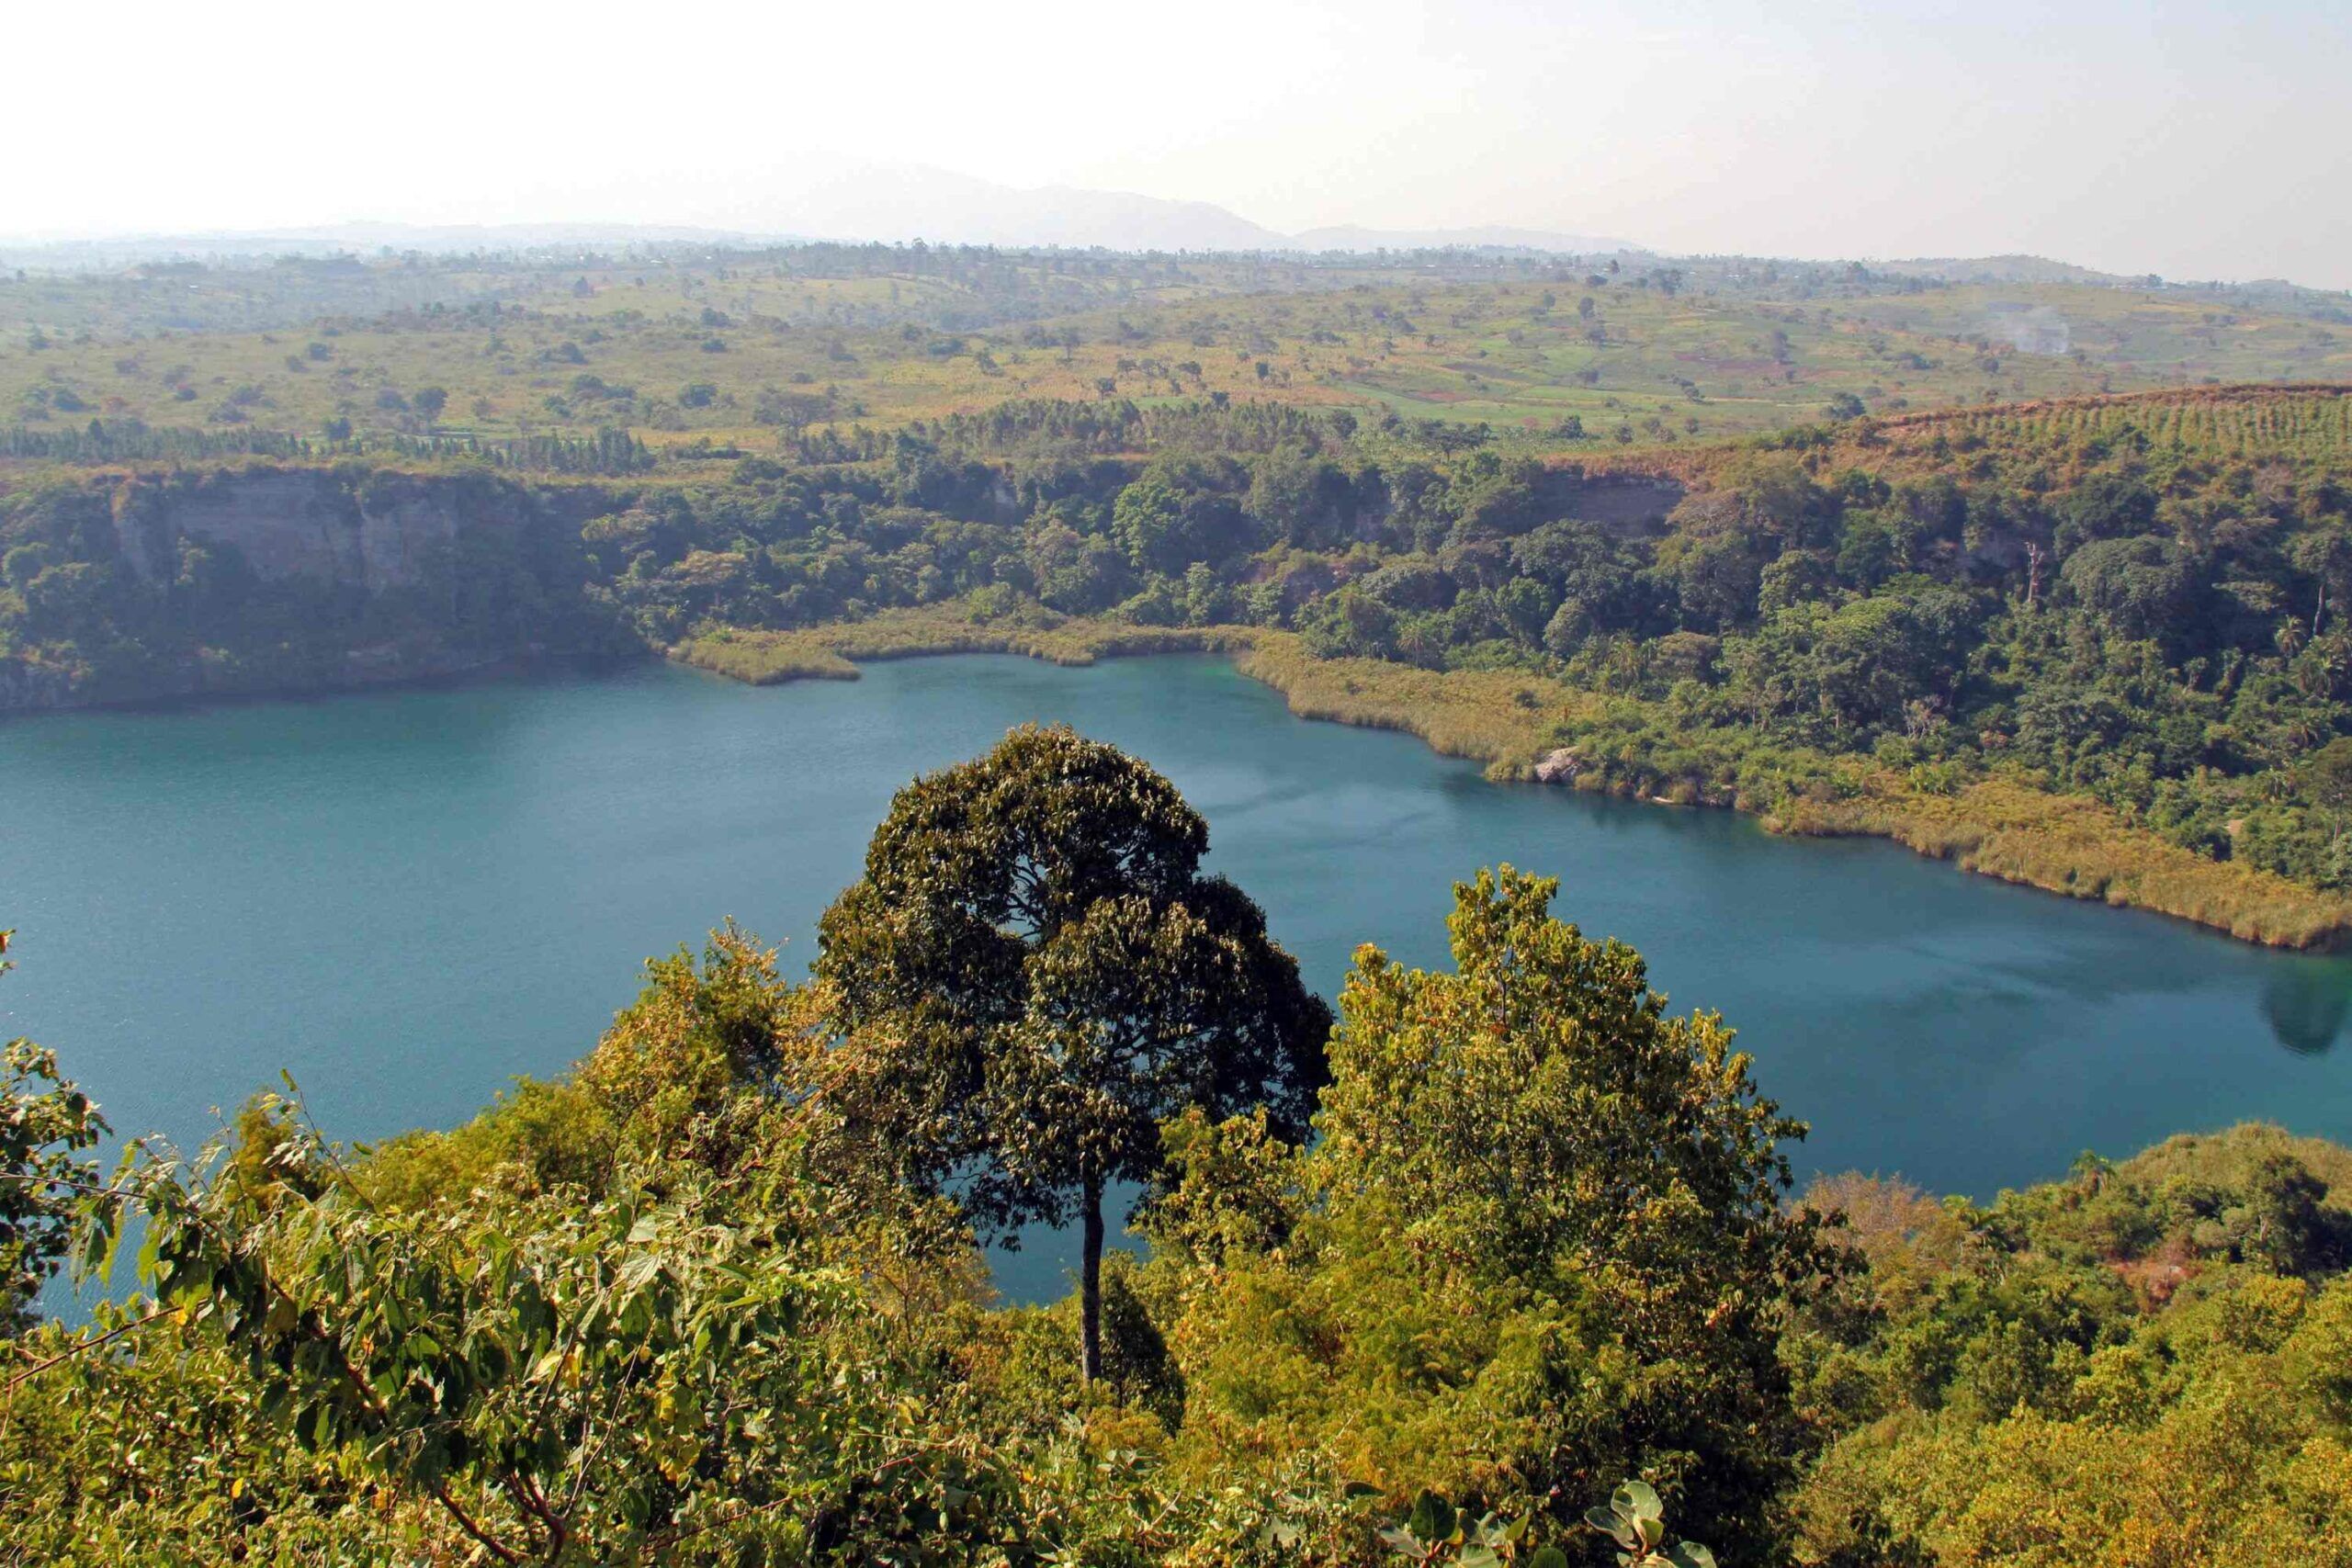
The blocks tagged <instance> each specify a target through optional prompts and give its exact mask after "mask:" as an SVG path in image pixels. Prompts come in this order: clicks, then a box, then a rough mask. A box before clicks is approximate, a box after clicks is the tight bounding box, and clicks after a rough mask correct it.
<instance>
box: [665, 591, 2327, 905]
mask: <svg viewBox="0 0 2352 1568" xmlns="http://www.w3.org/2000/svg"><path fill="white" fill-rule="evenodd" d="M670 652H671V657H672V658H673V659H676V660H680V661H681V662H684V663H687V664H691V665H694V666H696V667H698V668H701V669H705V670H709V671H715V672H717V673H718V674H722V675H727V676H730V677H732V678H734V679H736V680H740V681H746V682H752V683H754V684H762V685H765V684H771V683H775V682H784V681H796V680H854V679H856V678H857V666H858V665H859V664H860V663H863V662H866V661H870V660H882V659H907V658H917V657H922V656H925V655H939V654H956V653H1015V654H1021V655H1023V656H1025V657H1028V658H1032V659H1043V660H1048V661H1050V662H1052V663H1056V664H1065V665H1086V664H1091V663H1093V662H1094V661H1095V660H1099V659H1110V658H1118V657H1131V656H1140V655H1145V654H1165V653H1200V652H1209V653H1225V654H1228V655H1230V656H1232V657H1233V659H1234V660H1235V663H1236V664H1237V666H1238V668H1239V669H1240V671H1242V673H1244V674H1246V675H1248V676H1250V678H1252V679H1254V680H1257V681H1261V682H1265V683H1266V684H1267V685H1269V686H1272V688H1273V689H1274V690H1276V691H1278V692H1280V693H1281V694H1283V698H1284V700H1285V701H1286V702H1287V703H1288V705H1289V706H1290V710H1291V711H1292V712H1293V713H1295V714H1296V715H1298V716H1300V717H1302V718H1313V719H1328V720H1330V721H1332V722H1335V723H1340V724H1352V725H1361V726H1366V727H1370V728H1383V729H1398V730H1404V731H1406V732H1408V733H1409V734H1412V735H1415V736H1418V737H1419V738H1420V739H1422V740H1424V741H1426V742H1427V743H1428V744H1429V745H1430V746H1431V747H1432V748H1434V749H1435V750H1438V751H1440V752H1442V753H1444V754H1446V755H1448V756H1454V757H1462V758H1466V759H1468V760H1470V761H1476V762H1479V763H1482V764H1484V765H1485V767H1486V770H1487V774H1488V776H1489V777H1492V778H1495V779H1498V780H1539V779H1540V780H1542V781H1543V782H1546V783H1552V784H1566V785H1567V786H1569V787H1574V788H1578V789H1585V790H1593V791H1600V792H1603V793H1608V794H1612V795H1628V796H1635V797H1639V798H1643V799H1648V800H1653V801H1657V802H1658V803H1660V804H1666V805H1713V806H1724V807H1734V808H1736V809H1741V810H1746V811H1749V812H1751V813H1753V814H1755V815H1756V816H1758V818H1760V819H1761V821H1762V823H1763V825H1764V826H1765V827H1766V828H1767V829H1770V830H1772V831H1775V832H1786V833H1795V834H1806V835H1818V836H1832V835H1869V836H1872V837H1879V838H1887V839H1892V840H1894V841H1895V842H1897V843H1900V844H1903V845H1905V846H1906V847H1907V848H1909V849H1912V850H1914V851H1917V852H1919V853H1921V854H1925V855H1930V856H1933V857H1935V858H1937V859H1939V860H1948V861H1951V863H1953V864H1955V865H1957V866H1959V867H1960V868H1961V869H1962V870H1963V871H1971V872H1974V873H1977V874H1981V875H1985V876H1994V877H1998V878H2000V879H2001V880H2003V881H2005V882H2010V883H2016V884H2020V885H2023V886H2032V887H2039V888H2043V889H2046V890H2047V891H2050V892H2052V893H2061V894H2064V895H2066V896H2068V897H2075V898H2094V899H2098V900H2099V901H2101V902H2103V903H2107V904H2110V905H2115V906H2118V907H2122V908H2138V909H2148V910H2153V911H2155V912H2157V913H2160V914H2165V915H2172V916H2176V917H2177V918H2179V919H2188V920H2194V921H2196V922H2197V923H2199V924H2200V925H2204V926H2209V927H2211V928H2213V929H2215V930H2217V931H2226V932H2228V933H2229V934H2230V935H2232V936H2234V937H2238V938H2240V939H2242V940H2245V941H2247V942H2260V943H2263V944H2266V945H2268V946H2274V947H2288V948H2322V947H2333V946H2336V945H2339V944H2342V943H2343V942H2345V941H2346V938H2347V936H2352V899H2347V898H2346V897H2343V896H2341V895H2338V894H2334V893H2328V892H2324V891H2321V890H2319V889H2315V888H2311V887H2306V886H2301V884H2299V883H2295V882H2291V881H2290V880H2288V879H2287V878H2285V877H2282V876H2279V875H2278V874H2274V873H2271V872H2267V871H2263V870H2259V869H2257V868H2255V867H2252V866H2247V865H2244V864H2239V863H2232V862H2228V861H2215V860H2211V859H2208V858H2207V857H2205V856H2203V855H2200V854H2198V853H2197V852H2194V851H2192V850H2188V849H2185V848H2183V847H2181V846H2180V845H2177V844H2174V843H2172V842H2170V841H2168V840H2165V839H2164V838H2163V837H2161V836H2160V835H2158V834H2156V833H2154V832H2152V831H2150V830H2148V829H2143V828H2138V827H2134V826H2132V825H2131V824H2130V823H2128V822H2126V821H2124V820H2123V819H2122V818H2120V816H2119V815H2118V814H2117V813H2116V812H2115V811H2113V810H2112V809H2110V808H2109V807H2106V806H2104V805H2102V804H2101V803H2099V802H2098V801H2096V800H2092V799H2089V798H2087V797H2086V796H2081V795H2057V794H2053V793H2052V792H2050V791H2048V790H2044V789H2040V788H2037V787H2035V785H2034V784H2031V783H2030V782H2029V781H2026V780H2023V779H2019V778H2014V777H2007V776H2000V775H1996V776H1993V777H1989V778H1982V779H1977V780H1974V781H1968V782H1949V781H1947V782H1943V783H1940V784H1933V785H1923V784H1919V783H1917V782H1915V781H1914V780H1912V779H1911V778H1909V777H1906V776H1905V774H1902V773H1895V772H1893V771H1890V770H1887V769H1883V768H1881V767H1878V766H1877V765H1876V764H1874V763H1873V762H1872V761H1871V760H1870V759H1868V758H1860V757H1828V756H1824V755H1820V754H1815V753H1793V752H1791V751H1789V750H1786V749H1776V748H1771V747H1769V746H1767V745H1765V744H1763V743H1761V742H1754V743H1750V742H1747V741H1745V740H1743V739H1741V738H1740V737H1739V736H1738V735H1736V734H1733V733H1726V732H1713V733H1710V734H1707V735H1704V736H1699V737H1691V736H1684V735H1677V736H1675V737H1674V739H1673V740H1672V742H1671V743H1668V742H1666V741H1664V740H1663V739H1660V737H1659V733H1658V731H1657V730H1656V729H1653V730H1650V731H1648V732H1645V730H1644V729H1643V728H1639V727H1636V726H1632V725H1629V723H1628V714H1629V712H1634V711H1637V710H1638V708H1639V705H1633V704H1629V703H1628V701H1627V700H1625V699H1607V698H1602V697H1600V696H1597V695H1596V694H1591V693H1588V692H1583V691H1579V690H1577V689H1576V688H1574V687H1571V686H1568V685H1566V684H1565V683H1563V682H1558V681H1554V680H1550V679H1548V678H1546V677H1544V676H1541V675H1535V674H1531V673H1528V672H1526V671H1510V670H1501V671H1436V670H1423V669H1419V668H1416V667H1413V666H1410V665H1404V664H1395V663H1389V662H1385V661H1383V660H1361V659H1335V660H1323V659H1317V658H1315V657H1313V656H1312V655H1310V654H1309V653H1308V652H1307V651H1306V648H1305V647H1304V646H1303V644H1302V643H1301V641H1300V639H1299V638H1298V637H1296V636H1295V634H1292V633H1288V632H1281V631H1271V630H1267V629H1265V628H1262V627H1256V626H1129V625H1125V624H1123V623H1117V622H1108V621H1101V620H1091V619H1082V618H1063V617H1058V616H1037V617H1034V618H1028V619H1004V620H996V621H977V620H974V619H972V618H971V617H970V616H969V615H967V614H966V613H964V612H962V611H959V610H956V609H955V608H951V607H940V608H934V609H924V610H910V611H893V612H888V613H886V614H883V615H876V616H875V617H873V618H872V619H870V620H865V621H860V622H856V623H854V624H849V625H842V626H815V627H808V628H803V629H798V630H793V631H783V632H772V631H743V630H721V631H717V632H713V633H709V634H707V635H704V636H700V637H695V638H692V639H690V640H688V641H686V642H684V643H681V644H679V645H678V646H677V647H675V648H673V649H671V650H670ZM1651 718H1652V721H1653V723H1654V724H1655V723H1656V721H1657V716H1651ZM1661 728H1670V726H1666V727H1661Z"/></svg>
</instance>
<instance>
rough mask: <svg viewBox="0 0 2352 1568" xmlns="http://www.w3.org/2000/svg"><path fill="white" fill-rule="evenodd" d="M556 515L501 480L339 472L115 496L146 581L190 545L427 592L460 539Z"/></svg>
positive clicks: (239, 476) (189, 481) (150, 482)
mask: <svg viewBox="0 0 2352 1568" xmlns="http://www.w3.org/2000/svg"><path fill="white" fill-rule="evenodd" d="M544 508H545V501H544V498H542V497H540V496H537V495H534V494H533V493H532V492H530V491H526V490H525V489H523V488H522V487H521V486H518V485H513V484H506V483H501V482H498V481H495V480H488V479H474V478H471V477H464V478H456V479H447V478H439V477H418V476H410V475H394V474H384V473H367V474H355V473H349V472H339V471H333V470H329V471H318V470H282V471H271V470H259V471H254V472H249V473H232V474H221V475H212V476H202V477H181V476H176V475H175V476H171V477H169V478H165V479H129V480H125V481H123V482H122V484H121V485H120V486H119V488H118V489H117V490H116V491H115V494H114V497H113V510H114V516H115V526H116V532H117V535H118V536H119V540H120V544H121V549H122V554H123V558H124V559H125V560H126V561H127V562H128V563H129V564H130V569H131V570H132V571H133V572H135V573H136V574H137V575H138V576H139V578H140V579H141V581H148V582H153V581H157V580H159V579H162V578H165V577H168V575H169V574H170V572H171V571H172V570H173V568H174V564H175V563H174V557H175V545H176V544H177V542H178V541H179V540H181V539H183V538H186V539H193V540H196V541H197V542H198V543H200V544H204V545H208V546H226V547H231V548H233V549H235V550H236V551H237V552H238V553H239V554H240V555H242V556H243V558H244V559H245V561H246V563H247V564H248V565H250V566H251V567H252V568H253V570H254V575H255V576H257V577H259V578H260V579H261V580H262V581H282V580H285V579H288V578H299V579H307V580H310V581H317V582H322V583H334V584H337V585H340V586H345V587H357V588H364V589H366V590H368V592H383V591H384V590H386V589H390V588H403V587H413V586H416V585H418V584H420V583H422V582H424V581H425V580H426V578H427V576H428V574H429V572H430V571H431V570H433V568H434V567H435V565H436V564H440V563H443V562H445V561H446V559H447V556H448V555H449V553H450V550H451V547H453V546H454V545H455V543H456V541H457V539H458V536H459V535H460V533H467V532H471V533H481V532H485V531H490V532H499V533H508V532H512V531H515V530H516V529H521V528H525V527H527V526H529V525H531V524H532V523H533V522H534V521H535V520H536V519H537V514H538V513H541V512H542V511H543V510H544ZM590 510H591V511H593V510H594V508H593V507H592V508H591V509H590ZM586 514H587V513H582V515H586ZM575 530H576V525H575Z"/></svg>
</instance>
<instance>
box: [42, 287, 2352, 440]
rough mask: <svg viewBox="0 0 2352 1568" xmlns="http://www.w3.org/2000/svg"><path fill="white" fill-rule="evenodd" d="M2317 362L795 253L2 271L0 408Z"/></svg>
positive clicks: (481, 407) (2320, 301)
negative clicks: (81, 272) (12, 276)
mask: <svg viewBox="0 0 2352 1568" xmlns="http://www.w3.org/2000/svg"><path fill="white" fill-rule="evenodd" d="M2331 378H2332V379H2339V380H2340V379H2346V378H2352V315H2347V312H2346V310H2345V309H2344V308H2343V306H2342V302H2341V301H2340V300H2336V301H2333V302H2331V297H2328V296H2320V295H2305V294H2298V293H2284V294H2280V293H2256V292H2250V291H2245V290H2211V289H2191V288H2134V287H2123V286H2120V285H2119V284H2116V283H2112V282H2107V281H2084V282H2035V283H2021V284H2018V285H2014V286H2007V285H1987V284H1983V283H1970V284H1965V285H1957V286H1947V285H1942V284H1939V283H1938V282H1935V281H1932V280H1925V279H1921V278H1918V277H1914V276H1895V275H1891V274H1890V275H1883V276H1878V275H1871V274H1870V273H1868V272H1866V271H1863V270H1861V269H1859V268H1851V269H1849V268H1832V267H1821V266H1804V265H1786V264H1771V263H1760V262H1749V261H1742V260H1726V261H1717V260H1701V261H1691V262H1686V263H1677V264H1672V265H1666V264H1659V265H1647V266H1637V267H1634V268H1624V267H1623V266H1621V265H1619V264H1616V263H1613V262H1612V263H1606V264H1598V265H1597V269H1593V268H1588V267H1587V266H1584V265H1578V264H1577V263H1576V262H1575V261H1574V260H1573V259H1572V258H1558V259H1552V258H1539V257H1528V256H1521V257H1487V258H1479V257H1474V256H1468V255H1458V254H1449V255H1438V256H1429V255H1414V256H1403V257H1396V258H1387V259H1382V258H1371V257H1354V258H1342V257H1330V258H1322V259H1319V260H1313V259H1280V260H1277V259H1264V258H1244V257H1215V256H1206V257H1192V256H1184V257H1120V256H1104V255H1064V254H1057V253H1039V254H1023V253H998V252H990V251H956V250H952V249H940V250H927V249H911V248H889V247H878V246H876V247H849V246H819V247H809V248H807V249H805V250H797V251H780V252H759V253H742V254H729V253H719V254H712V253H708V252H697V251H695V250H692V249H669V250H656V251H650V252H648V253H645V254H634V255H627V256H620V257H603V256H593V255H591V256H572V257H555V256H548V255H545V254H537V255H529V256H517V257H503V258H456V259H439V260H435V259H427V258H422V257H408V258H385V259H379V260H376V261H372V262H366V263H362V262H356V261H355V262H348V263H343V264H336V263H323V262H296V261H288V262H284V263H280V264H277V265H246V266H242V267H239V266H212V267H205V266H199V265H192V264H191V265H186V266H169V265H163V266H151V267H147V268H143V269H139V270H137V271H135V272H133V273H131V274H128V275H124V276H49V275H27V276H20V277H18V278H17V279H16V280H14V281H11V280H8V279H6V278H5V277H0V423H8V422H11V421H14V422H21V423H25V424H26V425H28V427H31V428H33V429H36V430H38V429H40V428H44V427H51V428H53V427H56V426H59V425H62V424H72V425H75V426H79V425H81V424H84V423H86V422H87V421H88V420H90V419H92V418H98V419H102V420H116V421H139V422H143V423H147V424H150V425H170V426H184V427H190V428H198V429H205V430H209V431H212V432H214V433H221V432H236V431H256V432H274V433H280V434H298V435H303V436H311V437H316V436H318V435H319V434H321V433H322V431H324V430H326V429H328V428H329V427H330V426H333V427H334V428H335V429H337V430H341V429H343V428H344V426H345V424H347V425H348V426H349V428H350V430H351V431H352V432H353V433H355V434H357V435H359V436H361V437H363V438H364V437H365V436H366V435H368V434H369V433H378V434H390V433H405V434H422V433H424V432H425V431H428V430H436V429H437V430H444V431H448V432H453V433H470V434H480V435H482V436H486V437H493V438H508V437H514V436H517V435H522V434H531V433H542V434H544V433H568V434H573V435H582V434H593V433H594V431H595V430H597V429H598V428H601V427H622V428H627V429H629V430H631V431H633V432H634V433H636V434H638V435H639V437H640V438H642V439H644V440H647V441H649V442H651V443H654V444H656V445H657V446H679V445H682V444H690V443H692V442H694V441H697V440H704V439H707V440H710V441H713V442H716V443H719V444H722V445H727V444H733V445H740V446H746V447H748V448H750V449H753V450H766V449H771V448H773V446H774V445H775V441H776V439H777V437H778V434H780V433H797V432H799V431H801V430H803V429H806V428H809V427H811V426H814V427H816V428H818V429H820V430H822V429H831V428H835V427H844V428H845V427H848V426H851V425H855V424H861V423H863V424H866V425H872V426H878V427H883V428H888V427H890V426H894V425H898V424H901V423H905V422H907V421H910V420H916V419H933V418H937V417H939V416H942V415H944V414H949V413H955V412H973V411H976V410H978V409H981V408H985V407H987V406H989V405H990V404H993V403H996V402H1000V401H1002V400H1007V399H1018V398H1051V399H1087V400H1091V399H1098V398H1105V397H1122V398H1130V399H1136V400H1146V401H1149V400H1163V399H1186V398H1210V397H1224V398H1230V399H1236V400H1272V401H1282V402H1291V403H1298V404H1304V405H1308V406H1344V407H1350V408H1353V409H1356V410H1358V411H1359V412H1363V413H1365V414H1367V415H1374V416H1376V415H1378V414H1380V413H1381V412H1383V411H1393V412H1395V413H1396V414H1397V415H1398V416H1400V417H1403V418H1407V419H1413V420H1420V419H1430V420H1440V421H1445V422H1449V423H1467V424H1486V425H1487V426H1490V427H1491V428H1492V430H1493V431H1494V432H1495V433H1497V434H1498V435H1501V436H1504V437H1507V438H1508V439H1510V440H1511V441H1513V442H1515V443H1521V444H1524V445H1527V446H1532V447H1536V448H1542V449H1550V450H1559V451H1564V452H1573V451H1589V450H1592V449H1596V448H1602V447H1615V446H1632V447H1634V448H1644V449H1646V448H1651V447H1662V446H1669V445H1673V444H1677V443H1683V442H1688V441H1691V440H1693V439H1698V440H1702V441H1704V440H1712V439H1715V438H1719V437H1726V436H1739V435H1746V434H1755V433H1758V432H1761V431H1769V430H1775V429H1780V428H1783V427H1785V426H1788V425H1791V424H1793V423H1806V422H1810V421H1813V420H1815V419H1818V418H1820V417H1821V416H1822V414H1823V412H1824V411H1825V410H1826V409H1829V408H1831V407H1833V406H1834V407H1839V408H1848V407H1853V406H1855V405H1854V404H1851V403H1848V402H1846V401H1845V400H1848V399H1851V400H1857V402H1858V403H1859V406H1860V408H1862V409H1867V410H1868V411H1870V412H1874V413H1897V414H1899V413H1902V412H1906V411H1916V410H1920V409H1931V408H1939V407H1946V406H1951V405H1956V404H1974V403H1981V402H1985V401H1989V400H2003V401H2006V400H2019V399H2037V398H2049V397H2064V396H2074V395H2081V394H2089V393H2098V392H2104V391H2128V390H2132V389H2142V388H2147V387H2153V386H2169V385H2180V384H2184V383H2186V384H2192V385H2193V384H2199V383H2203V382H2209V381H2210V382H2228V381H2245V380H2256V379H2262V380H2273V379H2297V380H2311V379H2331ZM436 392H437V393H438V394H439V396H438V397H435V393H436ZM420 395H422V396H421V400H420ZM1570 421H1574V422H1575V423H1574V424H1570V423H1567V422H1570ZM1579 430H1580V431H1581V434H1577V431H1579Z"/></svg>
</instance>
